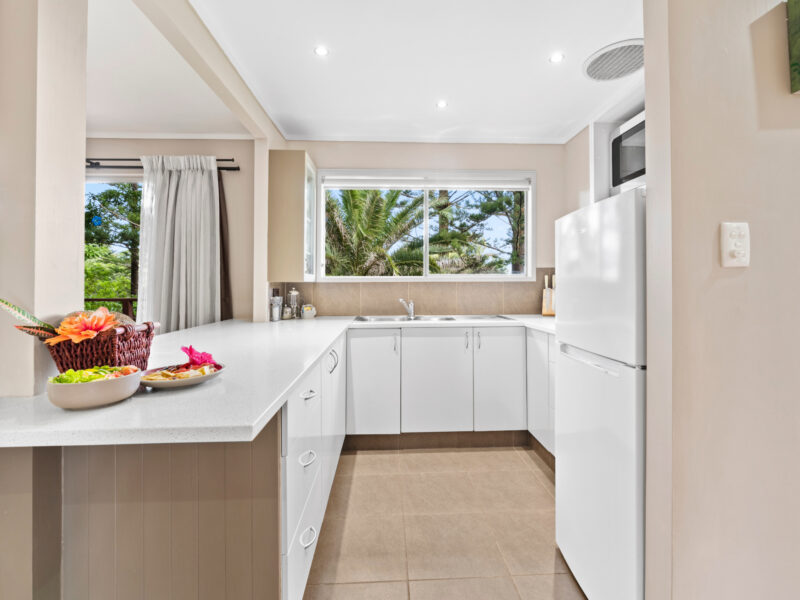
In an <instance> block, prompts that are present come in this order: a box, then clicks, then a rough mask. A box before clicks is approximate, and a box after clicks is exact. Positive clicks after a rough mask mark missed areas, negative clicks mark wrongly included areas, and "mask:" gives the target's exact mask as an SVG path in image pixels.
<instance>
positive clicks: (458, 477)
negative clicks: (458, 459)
mask: <svg viewBox="0 0 800 600" xmlns="http://www.w3.org/2000/svg"><path fill="white" fill-rule="evenodd" d="M403 484H404V485H403V487H404V489H403V511H404V512H405V514H407V515H426V514H427V515H429V514H445V515H453V514H458V513H477V512H484V511H486V510H488V509H489V507H490V495H489V493H488V491H487V490H485V489H483V488H481V487H477V486H475V485H473V483H472V480H471V479H470V477H469V474H468V473H463V472H454V473H413V474H409V475H404V476H403Z"/></svg>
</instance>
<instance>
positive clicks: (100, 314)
mask: <svg viewBox="0 0 800 600" xmlns="http://www.w3.org/2000/svg"><path fill="white" fill-rule="evenodd" d="M0 308H2V309H3V310H5V311H6V312H8V313H10V314H11V315H13V316H14V318H16V319H17V320H18V321H22V323H23V325H15V327H16V328H17V329H19V330H20V331H22V332H23V333H27V334H28V335H33V336H36V337H38V338H40V339H42V340H43V341H44V343H45V344H48V345H50V346H52V345H55V344H58V343H60V342H64V341H66V340H71V341H72V342H73V343H75V344H78V343H80V342H82V341H83V340H89V339H92V338H93V337H95V336H96V335H97V334H98V333H100V332H101V331H105V330H107V329H110V328H112V327H116V326H117V325H119V322H118V321H117V319H116V317H115V316H114V314H113V313H110V312H109V311H108V309H107V308H106V307H105V306H101V307H100V308H98V309H97V310H96V311H94V312H81V313H76V314H74V315H70V316H68V317H67V318H66V319H64V320H63V321H61V324H60V325H59V326H58V328H55V327H53V326H52V325H50V323H45V322H44V321H42V320H40V319H37V318H36V317H35V316H33V315H32V314H31V313H29V312H28V311H27V310H25V309H24V308H22V307H20V306H17V305H16V304H12V303H11V302H8V301H7V300H3V299H2V298H0Z"/></svg>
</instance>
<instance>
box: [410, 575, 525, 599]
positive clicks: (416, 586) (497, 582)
mask: <svg viewBox="0 0 800 600" xmlns="http://www.w3.org/2000/svg"><path fill="white" fill-rule="evenodd" d="M409 592H410V594H411V595H410V598H411V600H486V599H487V598H491V599H492V600H519V596H518V595H517V589H516V587H514V582H513V580H512V579H511V578H510V577H493V578H491V579H489V578H483V579H442V580H439V581H410V582H409Z"/></svg>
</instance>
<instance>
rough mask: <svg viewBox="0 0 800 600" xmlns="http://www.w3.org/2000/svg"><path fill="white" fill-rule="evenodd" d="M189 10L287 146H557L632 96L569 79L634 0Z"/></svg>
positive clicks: (312, 2) (629, 20) (579, 75)
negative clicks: (299, 142) (557, 57)
mask: <svg viewBox="0 0 800 600" xmlns="http://www.w3.org/2000/svg"><path fill="white" fill-rule="evenodd" d="M121 1H123V0H114V1H113V4H117V3H119V2H121ZM190 2H191V3H192V5H193V6H194V7H195V10H196V11H197V13H198V14H199V15H200V17H201V18H202V19H203V21H204V22H205V24H206V26H207V27H208V28H209V30H210V31H211V33H212V35H213V36H214V37H215V38H216V39H217V41H218V42H219V43H220V45H221V47H222V48H223V50H224V51H225V52H226V53H227V55H228V57H229V58H230V59H231V61H232V62H233V64H234V65H235V66H236V68H237V69H238V70H239V72H240V73H241V75H242V77H243V78H244V80H245V81H246V82H247V84H248V85H249V86H250V88H251V89H252V90H253V92H254V93H255V95H256V96H257V97H258V99H259V101H260V102H261V104H262V105H263V106H264V108H265V109H266V110H267V112H268V113H269V115H270V116H271V117H272V119H273V121H274V122H275V123H276V125H277V126H278V127H279V128H280V129H281V131H282V132H283V134H284V135H285V136H286V137H287V138H288V139H314V140H342V141H344V140H352V141H424V142H510V143H563V142H565V141H566V140H568V139H569V138H570V137H572V136H573V135H574V134H575V133H577V132H578V131H579V130H580V129H582V128H583V127H584V126H585V125H586V124H587V123H588V122H589V121H590V120H591V119H592V118H593V117H594V116H596V115H597V114H600V113H602V112H604V110H605V109H608V108H609V106H611V105H613V104H614V103H615V102H616V101H617V100H619V99H620V98H625V97H629V96H630V95H631V93H637V92H636V90H640V89H642V82H643V74H642V73H641V71H640V72H639V73H637V74H635V75H632V76H630V77H628V78H625V79H622V80H618V81H615V82H595V81H591V80H589V79H588V78H586V77H585V76H584V75H583V72H582V64H583V61H584V60H585V59H586V58H587V57H588V56H589V55H590V54H592V53H593V52H594V51H596V50H598V49H599V48H601V47H603V46H605V45H607V44H610V43H613V42H616V41H619V40H623V39H628V38H635V37H642V0H606V1H603V2H598V1H597V0H558V1H544V0H492V1H487V0H435V1H431V0H404V1H403V2H389V1H381V0H340V1H338V2H331V1H330V0H327V1H324V0H290V1H288V2H287V1H285V0H284V1H280V2H279V1H277V0H190ZM99 3H100V2H98V0H93V2H92V4H99ZM109 4H111V2H109ZM104 37H105V38H108V37H110V34H109V35H106V36H104ZM106 43H108V44H112V41H111V40H108V39H106ZM318 45H324V46H325V47H327V48H328V49H329V54H328V56H326V57H318V56H316V55H315V53H314V48H315V47H316V46H318ZM555 51H561V52H563V53H564V57H565V58H564V60H563V61H562V62H561V63H559V64H553V63H551V62H550V61H549V57H550V56H551V54H552V53H553V52H555ZM151 54H153V55H154V54H155V51H150V50H148V51H147V55H151ZM142 75H143V76H144V73H143V74H142ZM156 89H157V88H156ZM439 100H446V101H447V103H448V105H447V107H446V108H444V109H439V108H437V106H436V103H437V101H439ZM155 101H157V100H155V99H154V102H155Z"/></svg>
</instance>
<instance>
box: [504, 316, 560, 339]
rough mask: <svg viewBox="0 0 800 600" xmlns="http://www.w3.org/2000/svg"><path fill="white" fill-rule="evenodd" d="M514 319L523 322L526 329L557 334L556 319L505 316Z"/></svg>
mask: <svg viewBox="0 0 800 600" xmlns="http://www.w3.org/2000/svg"><path fill="white" fill-rule="evenodd" d="M505 316H507V317H510V318H512V319H514V320H515V321H519V322H521V323H522V324H523V325H525V327H530V328H531V329H536V330H538V331H542V332H544V333H549V334H551V335H555V334H556V318H555V317H544V316H542V315H505Z"/></svg>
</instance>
